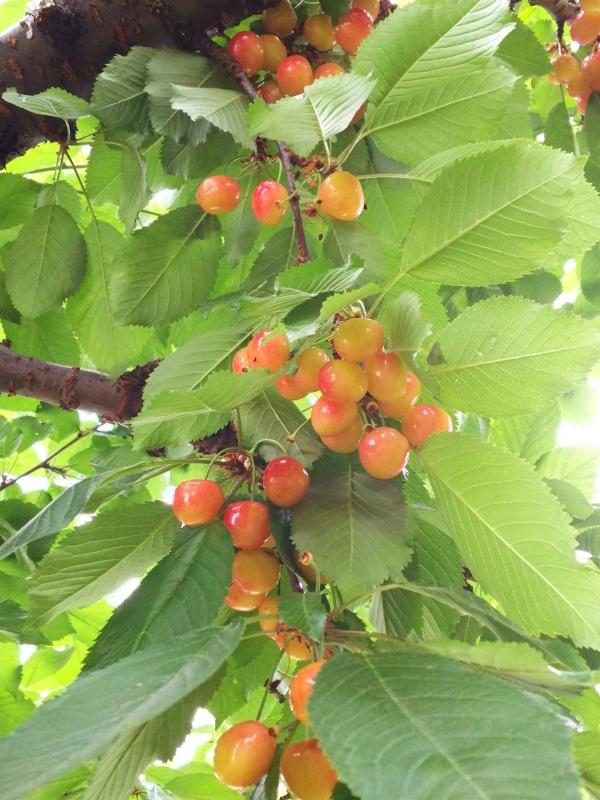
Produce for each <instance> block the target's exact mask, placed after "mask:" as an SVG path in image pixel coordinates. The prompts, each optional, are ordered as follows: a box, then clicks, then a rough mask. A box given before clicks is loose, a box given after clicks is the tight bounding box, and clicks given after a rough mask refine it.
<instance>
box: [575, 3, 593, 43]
mask: <svg viewBox="0 0 600 800" xmlns="http://www.w3.org/2000/svg"><path fill="white" fill-rule="evenodd" d="M598 34H600V14H591V13H588V12H585V11H584V12H583V13H581V14H579V15H578V16H577V17H575V19H574V20H573V22H572V23H571V39H573V41H574V42H577V43H578V44H591V43H592V42H593V41H594V40H595V39H596V38H597V37H598Z"/></svg>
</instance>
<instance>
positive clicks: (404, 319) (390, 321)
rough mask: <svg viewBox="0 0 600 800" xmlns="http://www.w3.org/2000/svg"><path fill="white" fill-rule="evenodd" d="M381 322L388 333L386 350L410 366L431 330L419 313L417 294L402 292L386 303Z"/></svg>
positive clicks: (419, 305) (419, 306)
mask: <svg viewBox="0 0 600 800" xmlns="http://www.w3.org/2000/svg"><path fill="white" fill-rule="evenodd" d="M381 323H382V324H383V327H384V328H385V331H386V333H387V335H388V340H389V341H388V346H387V350H389V351H390V352H393V353H397V354H398V355H399V356H400V358H402V359H403V360H404V361H405V362H406V364H408V366H410V365H411V364H412V361H413V359H414V357H415V355H416V353H417V352H418V351H419V350H420V348H421V345H422V344H423V341H424V340H425V339H426V338H427V336H429V334H430V332H431V326H430V325H429V324H428V323H427V322H425V320H424V319H423V316H422V314H421V303H420V301H419V298H418V297H417V295H416V294H413V293H412V292H403V293H402V294H401V295H400V297H398V299H397V300H394V301H393V302H391V303H387V304H386V305H385V306H384V309H383V313H382V315H381Z"/></svg>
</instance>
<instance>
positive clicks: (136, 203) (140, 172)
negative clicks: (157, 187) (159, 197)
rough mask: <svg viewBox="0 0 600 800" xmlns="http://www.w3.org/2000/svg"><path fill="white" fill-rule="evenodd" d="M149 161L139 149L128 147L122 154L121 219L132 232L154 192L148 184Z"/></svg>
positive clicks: (127, 231)
mask: <svg viewBox="0 0 600 800" xmlns="http://www.w3.org/2000/svg"><path fill="white" fill-rule="evenodd" d="M147 166H148V165H147V163H146V160H145V159H144V158H142V156H141V154H140V153H139V151H137V150H134V149H133V148H129V147H126V148H124V149H123V152H122V154H121V178H122V190H121V198H120V201H119V219H120V220H121V222H122V223H123V225H124V226H125V231H126V233H130V232H131V231H132V230H133V228H134V226H135V223H136V222H137V218H138V214H139V213H140V211H141V210H142V209H143V208H144V206H145V205H146V203H147V202H148V200H149V199H150V197H151V196H152V192H151V191H150V188H149V187H148V184H147Z"/></svg>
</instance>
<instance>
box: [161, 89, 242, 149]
mask: <svg viewBox="0 0 600 800" xmlns="http://www.w3.org/2000/svg"><path fill="white" fill-rule="evenodd" d="M249 102H250V101H249V99H248V96H247V95H245V94H243V93H242V92H237V91H232V90H231V89H217V88H215V89H213V88H205V87H198V88H196V87H192V86H181V85H177V84H173V99H172V100H171V105H172V107H173V108H174V109H176V110H178V111H184V112H185V113H186V114H187V115H188V116H189V117H191V118H192V119H193V120H198V119H205V120H208V122H210V123H212V124H213V125H214V126H215V127H217V128H219V129H220V130H222V131H226V132H227V133H230V134H231V135H232V136H233V138H234V139H235V140H236V142H239V143H240V144H241V145H242V146H244V147H251V146H252V138H251V137H250V136H249V135H248V129H247V126H246V119H245V113H246V109H247V108H248V103H249Z"/></svg>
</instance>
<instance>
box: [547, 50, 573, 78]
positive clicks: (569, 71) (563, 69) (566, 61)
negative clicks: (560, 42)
mask: <svg viewBox="0 0 600 800" xmlns="http://www.w3.org/2000/svg"><path fill="white" fill-rule="evenodd" d="M550 63H551V64H552V69H553V70H554V74H555V75H556V77H557V78H558V80H559V81H560V83H568V82H569V81H572V80H573V79H574V78H576V77H577V76H578V75H579V62H578V61H577V59H576V58H574V57H573V56H572V55H571V54H570V53H559V54H558V55H555V56H554V58H553V59H551V61H550Z"/></svg>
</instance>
